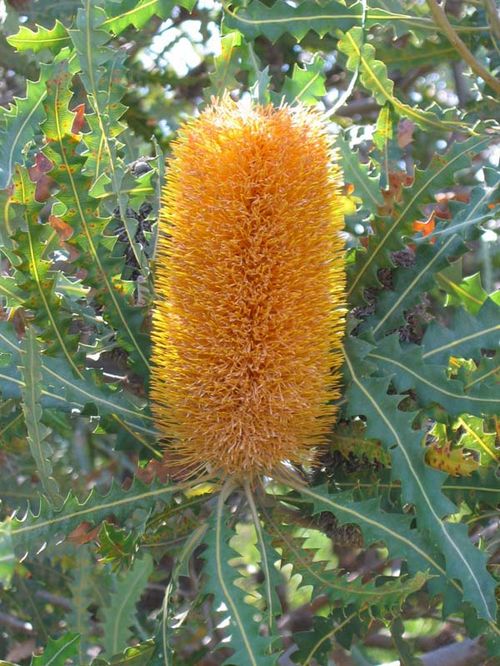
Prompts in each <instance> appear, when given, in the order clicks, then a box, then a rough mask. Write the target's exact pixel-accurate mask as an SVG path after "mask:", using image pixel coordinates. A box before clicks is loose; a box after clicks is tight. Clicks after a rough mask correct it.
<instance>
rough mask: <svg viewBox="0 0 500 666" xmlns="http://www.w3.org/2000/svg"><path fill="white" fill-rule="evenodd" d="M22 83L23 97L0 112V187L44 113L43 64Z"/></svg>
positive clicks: (45, 94) (9, 175) (10, 173)
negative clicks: (37, 75) (37, 74)
mask: <svg viewBox="0 0 500 666" xmlns="http://www.w3.org/2000/svg"><path fill="white" fill-rule="evenodd" d="M26 86H27V87H26V97H23V98H18V99H15V100H14V102H15V103H14V104H13V105H12V106H11V107H10V108H9V109H8V110H2V112H1V114H0V189H5V188H6V187H7V186H8V184H9V183H10V180H11V178H12V174H13V171H14V166H15V164H22V163H23V161H24V156H23V151H24V148H25V146H26V144H27V143H29V142H31V141H32V139H33V134H34V131H35V128H37V127H38V126H39V125H40V123H41V121H42V120H43V118H44V117H45V111H44V108H43V101H44V99H45V97H46V96H47V89H46V87H45V72H44V69H43V67H42V73H41V75H40V78H39V80H38V81H29V80H28V81H27V83H26Z"/></svg>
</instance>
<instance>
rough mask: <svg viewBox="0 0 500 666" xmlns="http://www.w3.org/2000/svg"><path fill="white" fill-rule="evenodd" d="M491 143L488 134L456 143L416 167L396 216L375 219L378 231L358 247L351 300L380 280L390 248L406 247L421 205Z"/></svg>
mask: <svg viewBox="0 0 500 666" xmlns="http://www.w3.org/2000/svg"><path fill="white" fill-rule="evenodd" d="M488 143H489V139H488V138H487V137H473V138H471V139H468V140H467V141H464V142H462V143H455V144H453V146H452V147H451V148H450V150H449V151H448V153H446V154H445V155H435V156H434V158H433V159H432V161H431V163H430V164H429V166H428V167H427V169H426V170H425V171H420V170H417V172H416V176H415V180H414V182H413V184H412V185H411V187H409V188H407V189H405V190H404V192H403V202H402V204H401V205H399V206H398V207H397V208H396V212H395V215H394V219H390V220H386V219H378V220H376V221H375V222H374V224H373V226H374V231H375V233H374V234H371V235H369V236H368V246H367V248H366V250H362V251H359V252H358V254H357V257H356V261H355V262H354V263H353V264H352V266H350V267H349V274H350V276H351V279H350V284H349V288H348V295H349V296H350V299H351V301H352V302H360V301H362V296H363V293H362V292H363V287H364V286H367V285H370V286H373V285H374V284H377V282H378V277H377V272H378V269H379V268H381V267H383V266H388V265H389V266H390V265H391V258H390V252H391V251H394V250H398V249H401V247H403V242H402V241H403V238H404V237H405V235H410V234H411V233H412V225H413V222H414V221H416V220H418V219H419V218H420V217H421V207H422V206H423V205H425V204H426V203H431V202H433V197H434V194H435V192H437V191H439V188H440V187H445V188H447V187H449V183H450V179H453V177H454V175H455V173H456V172H457V171H458V170H460V169H464V168H466V167H467V166H468V165H469V164H470V158H471V155H472V154H474V153H476V152H477V151H480V150H481V149H482V148H484V147H485V146H486V145H487V144H488Z"/></svg>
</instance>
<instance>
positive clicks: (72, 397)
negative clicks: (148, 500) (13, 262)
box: [0, 322, 157, 440]
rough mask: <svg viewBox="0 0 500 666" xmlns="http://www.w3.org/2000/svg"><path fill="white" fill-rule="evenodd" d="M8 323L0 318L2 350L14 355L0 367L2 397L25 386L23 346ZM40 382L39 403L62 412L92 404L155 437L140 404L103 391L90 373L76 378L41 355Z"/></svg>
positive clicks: (149, 418)
mask: <svg viewBox="0 0 500 666" xmlns="http://www.w3.org/2000/svg"><path fill="white" fill-rule="evenodd" d="M9 329H11V327H10V324H8V323H7V322H0V341H1V342H2V344H3V349H4V351H5V352H9V353H10V354H12V355H13V356H14V363H13V364H12V365H10V366H8V367H5V368H0V389H1V391H2V394H3V396H4V398H7V397H12V398H15V399H20V398H21V392H22V390H23V388H24V386H25V384H24V381H23V379H22V377H21V375H20V372H19V370H18V368H17V364H18V363H19V357H20V355H22V354H24V353H25V351H24V349H23V348H22V347H21V346H20V345H19V343H18V341H17V340H16V339H15V337H14V336H13V332H12V330H9ZM42 375H43V382H42V385H41V388H40V390H41V404H42V406H44V407H55V408H57V409H62V410H63V411H65V412H72V411H73V410H74V409H77V410H78V411H80V412H83V411H84V409H85V407H86V405H90V404H94V405H96V407H97V408H98V410H99V413H100V414H101V415H104V414H112V415H115V416H116V417H117V418H119V419H120V421H121V422H122V423H123V424H124V427H127V428H128V429H129V430H131V432H134V431H135V432H138V433H141V434H142V435H144V436H146V437H148V438H150V439H151V438H152V439H153V440H154V439H156V437H157V433H156V430H155V428H154V422H153V417H152V416H150V415H149V414H147V413H143V412H141V407H142V406H141V407H139V406H136V405H134V403H133V402H131V400H127V399H126V398H125V396H124V394H123V393H122V392H119V391H114V392H113V391H109V392H108V391H104V389H102V388H99V387H98V386H97V385H96V382H95V379H94V376H93V375H92V373H91V372H88V373H87V374H86V375H84V376H83V379H77V378H75V377H74V375H73V374H72V373H71V371H70V370H69V368H68V366H67V364H66V363H65V362H64V361H63V360H62V359H56V358H49V357H45V358H43V359H42Z"/></svg>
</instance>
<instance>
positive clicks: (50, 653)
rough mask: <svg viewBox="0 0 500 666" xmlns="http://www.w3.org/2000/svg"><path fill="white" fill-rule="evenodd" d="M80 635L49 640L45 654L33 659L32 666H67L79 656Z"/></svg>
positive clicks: (68, 635) (65, 635) (69, 634)
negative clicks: (66, 665)
mask: <svg viewBox="0 0 500 666" xmlns="http://www.w3.org/2000/svg"><path fill="white" fill-rule="evenodd" d="M79 642H80V636H79V634H75V633H72V632H71V633H67V634H64V636H61V638H58V639H57V640H55V639H52V638H49V642H48V644H47V647H46V648H45V650H44V651H43V654H41V655H37V656H35V657H33V659H32V660H31V666H65V664H66V663H67V660H68V659H72V658H73V657H76V656H77V654H78V644H79Z"/></svg>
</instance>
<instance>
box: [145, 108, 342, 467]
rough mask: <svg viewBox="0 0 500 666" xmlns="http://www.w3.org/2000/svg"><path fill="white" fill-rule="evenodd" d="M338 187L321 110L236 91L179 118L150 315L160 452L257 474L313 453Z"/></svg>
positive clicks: (335, 350) (333, 276)
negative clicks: (252, 100) (256, 101)
mask: <svg viewBox="0 0 500 666" xmlns="http://www.w3.org/2000/svg"><path fill="white" fill-rule="evenodd" d="M340 188H341V177H340V171H339V168H338V167H337V166H336V165H335V164H332V153H331V149H330V140H329V138H328V135H327V133H326V131H325V128H324V126H323V123H322V119H321V116H320V115H319V114H317V113H315V112H313V111H310V110H306V109H304V108H301V107H297V108H289V107H282V108H279V109H276V108H274V107H272V106H271V105H269V106H253V107H251V108H248V107H243V106H241V105H237V104H236V103H234V102H232V101H231V100H230V99H229V98H226V99H224V100H223V101H220V102H214V103H213V104H212V105H211V106H209V107H208V108H207V109H206V110H205V111H204V112H203V113H202V114H201V115H200V116H199V117H198V118H197V119H194V120H191V121H189V122H188V123H186V124H185V125H184V127H183V128H181V130H180V132H179V138H178V139H177V141H176V142H175V144H174V146H173V155H172V159H171V160H170V164H169V171H168V177H167V183H166V185H165V189H164V192H163V206H162V211H161V215H160V222H159V226H160V229H159V241H158V255H157V265H156V302H155V309H154V318H153V355H152V358H153V372H152V379H151V398H152V403H153V412H154V416H155V419H156V423H157V426H158V429H159V431H160V433H161V435H162V437H164V438H165V439H166V440H169V443H168V448H167V450H166V453H165V455H166V459H168V460H173V461H174V462H176V463H177V464H178V465H181V466H183V467H184V468H191V469H196V470H197V471H212V472H221V473H226V474H234V475H240V476H242V475H245V477H250V478H252V477H255V476H256V475H258V474H262V473H270V472H272V471H276V470H277V468H278V467H279V466H280V464H282V463H283V462H284V461H291V462H294V463H303V462H307V461H311V460H312V459H313V449H312V448H311V447H314V446H316V445H318V444H321V443H322V442H323V441H324V439H325V435H326V433H327V432H328V430H329V428H330V426H331V424H332V422H333V420H334V417H335V407H334V406H333V405H332V401H333V400H335V399H336V398H338V397H339V368H340V365H341V340H342V334H343V330H344V314H345V308H344V305H345V302H344V291H345V277H344V258H343V255H344V252H343V242H342V239H341V236H340V233H339V232H340V231H341V229H342V227H343V210H344V202H343V198H342V195H341V193H340Z"/></svg>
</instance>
